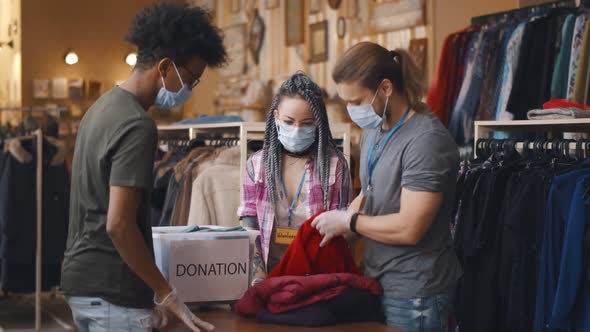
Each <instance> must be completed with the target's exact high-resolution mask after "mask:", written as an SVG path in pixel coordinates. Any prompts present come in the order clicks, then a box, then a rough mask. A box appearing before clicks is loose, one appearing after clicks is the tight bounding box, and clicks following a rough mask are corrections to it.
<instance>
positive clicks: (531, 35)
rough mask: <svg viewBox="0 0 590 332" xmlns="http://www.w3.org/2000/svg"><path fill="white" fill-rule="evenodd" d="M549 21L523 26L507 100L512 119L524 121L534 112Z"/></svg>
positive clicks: (539, 88)
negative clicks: (520, 43)
mask: <svg viewBox="0 0 590 332" xmlns="http://www.w3.org/2000/svg"><path fill="white" fill-rule="evenodd" d="M548 31H549V19H548V18H547V17H542V18H539V19H537V20H534V21H532V22H530V23H528V24H527V29H526V30H525V32H524V35H523V38H522V45H521V47H520V54H519V57H518V64H519V65H518V68H517V70H516V74H515V77H514V82H515V84H514V85H513V87H512V91H511V93H510V98H509V99H508V106H507V111H508V112H510V113H512V114H514V119H515V120H525V119H526V113H527V112H528V111H529V110H531V109H538V108H540V107H541V106H542V103H541V104H539V102H538V100H539V97H540V96H539V92H540V91H541V80H542V78H543V71H544V68H543V66H544V65H545V64H544V60H545V56H544V54H545V50H546V44H547V39H548V37H549V36H548Z"/></svg>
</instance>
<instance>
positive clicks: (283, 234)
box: [275, 228, 297, 245]
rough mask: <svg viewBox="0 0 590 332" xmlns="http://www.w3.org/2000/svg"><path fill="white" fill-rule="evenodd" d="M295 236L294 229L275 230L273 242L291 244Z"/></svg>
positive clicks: (295, 231)
mask: <svg viewBox="0 0 590 332" xmlns="http://www.w3.org/2000/svg"><path fill="white" fill-rule="evenodd" d="M295 236H297V230H296V229H287V228H277V233H276V236H275V242H276V243H278V244H287V245H289V244H291V242H293V240H294V239H295Z"/></svg>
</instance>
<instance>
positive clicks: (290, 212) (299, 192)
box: [281, 168, 307, 226]
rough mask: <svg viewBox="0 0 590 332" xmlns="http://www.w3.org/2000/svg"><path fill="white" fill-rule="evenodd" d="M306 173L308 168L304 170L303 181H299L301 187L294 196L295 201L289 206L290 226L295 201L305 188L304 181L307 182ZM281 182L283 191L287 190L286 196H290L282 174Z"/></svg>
mask: <svg viewBox="0 0 590 332" xmlns="http://www.w3.org/2000/svg"><path fill="white" fill-rule="evenodd" d="M306 173H307V168H306V169H305V170H304V171H303V176H301V181H300V182H299V187H298V188H297V192H296V193H295V196H293V201H292V202H291V205H290V206H289V217H288V221H289V226H291V215H292V214H293V210H294V208H295V203H297V200H298V199H299V195H300V194H301V188H303V183H304V182H305V174H306ZM281 184H282V185H283V191H284V192H285V198H286V197H288V195H287V186H285V181H283V176H282V175H281Z"/></svg>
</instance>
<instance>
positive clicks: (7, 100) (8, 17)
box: [0, 0, 22, 122]
mask: <svg viewBox="0 0 590 332" xmlns="http://www.w3.org/2000/svg"><path fill="white" fill-rule="evenodd" d="M20 10H21V0H0V42H7V41H12V42H13V44H14V45H13V47H12V48H11V47H8V46H3V47H2V49H0V107H5V106H15V105H20V102H21V59H22V58H21V55H22V53H21V33H20V16H21V15H20V13H21V11H20ZM15 23H16V24H15ZM9 29H10V30H11V31H10V32H9ZM1 115H2V122H5V121H9V120H11V116H13V114H10V113H6V112H3V113H2V114H1Z"/></svg>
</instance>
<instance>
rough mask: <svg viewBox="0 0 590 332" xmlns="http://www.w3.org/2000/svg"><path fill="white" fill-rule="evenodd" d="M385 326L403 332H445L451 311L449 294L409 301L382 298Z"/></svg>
mask: <svg viewBox="0 0 590 332" xmlns="http://www.w3.org/2000/svg"><path fill="white" fill-rule="evenodd" d="M383 310H384V313H385V318H386V321H387V325H388V326H390V327H395V328H398V329H401V330H402V331H404V332H445V331H446V330H447V321H448V318H449V312H450V311H451V295H450V293H442V294H438V295H434V296H431V297H416V298H411V299H396V298H386V297H384V298H383Z"/></svg>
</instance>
